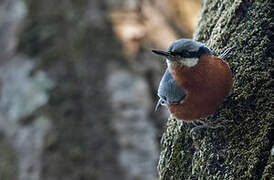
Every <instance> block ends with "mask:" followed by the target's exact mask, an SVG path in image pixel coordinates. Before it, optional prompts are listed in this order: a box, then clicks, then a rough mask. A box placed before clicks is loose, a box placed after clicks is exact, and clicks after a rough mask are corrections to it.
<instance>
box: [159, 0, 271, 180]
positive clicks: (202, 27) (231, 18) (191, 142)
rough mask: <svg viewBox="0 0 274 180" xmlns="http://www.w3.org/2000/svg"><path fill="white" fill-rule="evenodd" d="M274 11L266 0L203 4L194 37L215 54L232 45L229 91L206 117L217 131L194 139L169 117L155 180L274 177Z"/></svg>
mask: <svg viewBox="0 0 274 180" xmlns="http://www.w3.org/2000/svg"><path fill="white" fill-rule="evenodd" d="M273 9H274V7H273V2H271V1H270V0H268V1H255V2H254V1H252V0H237V1H232V0H225V1H212V0H205V1H204V4H203V8H202V12H201V17H200V20H199V22H198V26H197V28H196V31H195V33H194V39H195V40H197V41H201V42H205V43H206V44H207V45H208V47H210V48H211V49H214V50H215V51H216V52H217V54H221V53H222V52H223V51H224V50H225V49H226V48H228V47H232V46H233V45H235V46H236V48H234V50H233V52H231V53H230V56H229V57H228V58H226V61H228V63H229V64H230V67H231V69H232V72H233V79H234V85H233V92H232V94H231V95H230V96H229V97H228V98H227V99H226V100H225V102H224V103H223V106H222V107H221V108H220V109H219V110H218V112H217V113H216V114H215V115H214V116H212V117H208V118H207V119H205V121H210V122H214V123H218V124H219V125H222V127H220V128H217V129H209V128H208V129H201V130H197V131H196V133H195V135H194V138H193V139H192V138H191V137H190V135H189V131H190V129H191V128H192V127H193V125H192V124H191V123H184V122H182V121H177V120H176V119H173V118H169V120H168V122H167V129H166V132H165V133H164V135H163V137H162V141H161V146H162V147H161V156H160V160H159V164H158V170H159V174H160V179H168V180H170V179H176V180H177V179H270V178H271V177H272V178H273V172H274V171H273V164H274V162H273V148H272V147H273V119H274V118H273V79H272V77H273V72H274V71H273V70H274V68H273V64H274V62H273V42H271V38H272V39H273V21H272V16H273ZM202 132H203V133H202ZM271 152H272V153H271Z"/></svg>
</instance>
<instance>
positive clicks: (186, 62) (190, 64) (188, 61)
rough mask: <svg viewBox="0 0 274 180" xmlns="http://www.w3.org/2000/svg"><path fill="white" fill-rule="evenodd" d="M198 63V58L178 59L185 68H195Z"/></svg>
mask: <svg viewBox="0 0 274 180" xmlns="http://www.w3.org/2000/svg"><path fill="white" fill-rule="evenodd" d="M198 61H199V59H198V58H183V59H180V62H181V63H182V64H183V65H185V66H187V67H193V66H195V65H196V64H198Z"/></svg>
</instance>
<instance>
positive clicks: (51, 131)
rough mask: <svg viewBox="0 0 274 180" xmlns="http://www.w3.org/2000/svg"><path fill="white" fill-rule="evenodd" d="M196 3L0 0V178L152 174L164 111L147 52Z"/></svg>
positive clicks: (186, 22)
mask: <svg viewBox="0 0 274 180" xmlns="http://www.w3.org/2000/svg"><path fill="white" fill-rule="evenodd" d="M201 5H202V2H201V0H77V1H75V0H59V1H53V0H40V1H37V0H1V1H0V180H17V179H19V180H40V179H41V180H42V179H43V180H63V179H65V180H116V179H117V180H154V179H157V163H158V158H159V155H160V146H159V143H160V139H161V135H162V133H163V131H164V129H165V122H166V119H167V118H168V115H169V113H168V112H167V110H165V108H161V109H160V110H159V111H158V112H157V113H155V112H154V107H155V104H156V102H157V88H158V84H159V81H160V79H161V75H162V74H163V72H164V70H165V68H166V65H165V62H164V60H162V59H161V58H159V57H156V56H154V55H153V54H152V53H151V49H154V48H158V49H166V48H167V47H168V46H169V45H170V43H171V42H172V41H174V40H176V39H178V38H183V37H184V38H191V37H192V33H193V31H194V28H195V25H196V23H197V21H198V17H199V13H200V9H201Z"/></svg>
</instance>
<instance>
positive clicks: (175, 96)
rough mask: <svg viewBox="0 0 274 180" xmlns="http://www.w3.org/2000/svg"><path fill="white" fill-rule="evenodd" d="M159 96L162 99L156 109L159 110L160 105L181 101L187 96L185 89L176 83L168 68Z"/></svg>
mask: <svg viewBox="0 0 274 180" xmlns="http://www.w3.org/2000/svg"><path fill="white" fill-rule="evenodd" d="M158 96H159V98H160V99H159V101H158V103H157V105H156V107H155V110H157V109H158V108H159V106H160V105H167V104H171V103H179V102H180V101H181V100H182V99H184V97H185V96H186V93H185V91H184V90H183V89H182V88H180V87H179V86H178V85H177V84H176V82H175V80H174V79H173V77H172V75H171V73H170V72H169V70H168V69H166V71H165V73H164V75H163V77H162V80H161V82H160V85H159V88H158Z"/></svg>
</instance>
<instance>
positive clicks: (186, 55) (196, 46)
mask: <svg viewBox="0 0 274 180" xmlns="http://www.w3.org/2000/svg"><path fill="white" fill-rule="evenodd" d="M152 52H153V53H155V54H157V55H160V56H162V57H165V58H166V60H167V63H168V65H184V66H187V67H193V66H195V65H196V64H197V63H198V61H199V57H200V56H202V55H204V54H210V55H213V54H215V53H214V51H212V50H210V49H209V48H207V47H206V46H205V45H204V44H203V43H200V42H196V41H193V40H192V39H179V40H177V41H175V42H173V43H172V44H171V45H170V46H169V48H168V50H167V51H163V50H152Z"/></svg>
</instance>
